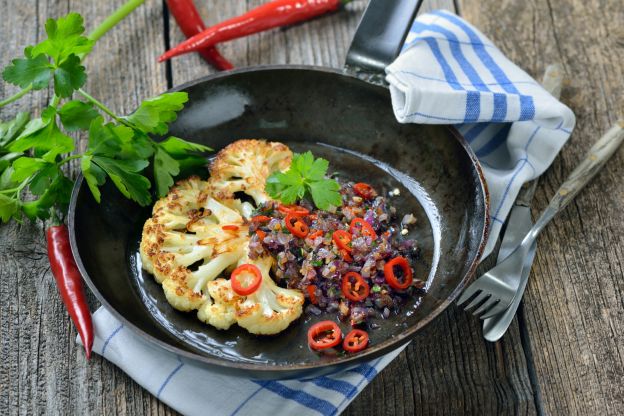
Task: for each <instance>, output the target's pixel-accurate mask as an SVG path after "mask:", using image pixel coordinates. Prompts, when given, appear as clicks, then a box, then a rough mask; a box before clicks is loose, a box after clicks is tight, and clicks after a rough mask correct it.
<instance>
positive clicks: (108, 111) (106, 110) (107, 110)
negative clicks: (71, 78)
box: [78, 88, 132, 127]
mask: <svg viewBox="0 0 624 416" xmlns="http://www.w3.org/2000/svg"><path fill="white" fill-rule="evenodd" d="M78 93H79V94H80V95H82V96H83V97H84V98H86V99H87V100H89V101H90V102H91V103H92V104H93V105H95V106H96V107H97V108H99V109H100V110H102V111H103V112H104V113H106V114H108V115H109V116H110V117H111V118H112V119H113V120H115V121H116V122H118V123H121V124H123V125H124V126H128V127H132V126H131V125H130V124H129V123H128V122H127V121H126V120H124V119H123V118H120V117H118V116H117V115H116V114H115V113H113V110H111V109H110V108H108V107H106V106H105V105H104V103H102V102H100V101H98V100H97V99H96V98H95V97H92V96H91V95H89V93H87V92H86V91H85V90H83V89H82V88H81V89H79V90H78Z"/></svg>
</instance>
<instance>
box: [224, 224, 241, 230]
mask: <svg viewBox="0 0 624 416" xmlns="http://www.w3.org/2000/svg"><path fill="white" fill-rule="evenodd" d="M221 229H222V230H223V231H238V225H224V226H223V227H221Z"/></svg>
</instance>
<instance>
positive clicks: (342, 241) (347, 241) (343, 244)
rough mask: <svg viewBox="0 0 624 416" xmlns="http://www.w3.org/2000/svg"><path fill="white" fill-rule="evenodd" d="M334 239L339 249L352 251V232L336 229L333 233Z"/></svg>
mask: <svg viewBox="0 0 624 416" xmlns="http://www.w3.org/2000/svg"><path fill="white" fill-rule="evenodd" d="M332 239H333V240H334V242H335V243H336V245H337V246H338V248H339V249H342V250H346V251H348V252H349V253H351V234H349V233H348V232H346V231H345V230H336V231H334V234H333V235H332Z"/></svg>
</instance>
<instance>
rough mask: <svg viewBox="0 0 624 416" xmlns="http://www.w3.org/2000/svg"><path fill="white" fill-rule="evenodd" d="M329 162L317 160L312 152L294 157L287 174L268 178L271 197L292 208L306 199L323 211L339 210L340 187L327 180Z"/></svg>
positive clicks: (276, 174) (282, 173) (267, 183)
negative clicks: (332, 208) (333, 207)
mask: <svg viewBox="0 0 624 416" xmlns="http://www.w3.org/2000/svg"><path fill="white" fill-rule="evenodd" d="M328 167H329V162H328V161H327V160H325V159H322V158H318V159H315V158H314V155H313V154H312V152H310V151H308V152H305V153H303V154H297V153H295V154H294V155H293V160H292V163H291V165H290V169H288V170H287V171H286V172H275V173H273V174H272V175H271V176H269V177H268V178H267V181H266V186H265V189H266V191H267V193H268V194H269V195H270V196H271V197H272V198H276V199H279V200H281V201H282V202H283V203H285V204H292V203H294V202H295V201H297V200H300V199H303V198H304V197H305V196H306V195H310V196H311V197H312V201H314V205H316V206H317V207H318V208H320V209H328V208H329V207H330V206H340V205H341V203H342V197H341V196H340V192H339V191H340V185H339V184H338V182H336V181H335V180H333V179H326V178H325V175H326V173H327V168H328Z"/></svg>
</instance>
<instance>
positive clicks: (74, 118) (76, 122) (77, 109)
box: [58, 100, 99, 131]
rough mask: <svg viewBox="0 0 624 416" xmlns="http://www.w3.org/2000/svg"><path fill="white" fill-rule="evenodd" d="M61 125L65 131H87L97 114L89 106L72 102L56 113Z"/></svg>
mask: <svg viewBox="0 0 624 416" xmlns="http://www.w3.org/2000/svg"><path fill="white" fill-rule="evenodd" d="M58 115H59V116H60V117H61V123H63V127H65V130H67V131H76V130H88V129H89V125H90V124H91V122H92V121H93V120H94V119H95V118H96V117H98V115H99V113H98V112H97V110H96V109H95V108H93V106H92V105H91V104H87V103H83V102H82V101H78V100H73V101H68V102H66V103H65V104H64V105H63V107H61V109H60V110H59V111H58Z"/></svg>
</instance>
